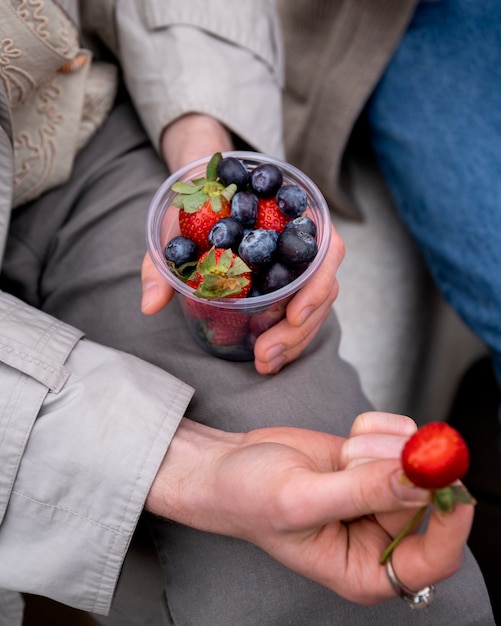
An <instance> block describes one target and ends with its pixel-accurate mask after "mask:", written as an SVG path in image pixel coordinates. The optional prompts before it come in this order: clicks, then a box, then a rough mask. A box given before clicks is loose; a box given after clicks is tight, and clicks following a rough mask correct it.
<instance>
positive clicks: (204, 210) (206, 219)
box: [172, 152, 237, 253]
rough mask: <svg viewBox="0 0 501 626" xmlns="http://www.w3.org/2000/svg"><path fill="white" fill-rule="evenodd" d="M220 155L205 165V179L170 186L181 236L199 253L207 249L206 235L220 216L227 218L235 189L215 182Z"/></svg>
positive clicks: (232, 185)
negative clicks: (174, 194) (191, 243)
mask: <svg viewBox="0 0 501 626" xmlns="http://www.w3.org/2000/svg"><path fill="white" fill-rule="evenodd" d="M221 159H222V155H221V153H220V152H216V154H214V155H213V157H212V158H211V160H210V161H209V163H208V164H207V168H206V173H205V178H197V179H196V180H193V181H192V182H191V183H184V182H181V181H178V182H175V183H174V184H173V185H172V190H173V191H175V192H177V194H178V195H177V196H176V197H175V198H174V200H173V202H172V204H173V205H174V206H176V207H178V208H179V228H180V230H181V235H183V236H184V237H188V239H192V240H193V241H194V242H195V243H196V245H197V247H198V251H199V253H200V252H205V251H206V250H208V249H209V248H210V243H209V240H208V237H209V232H210V230H211V228H212V227H213V226H214V224H215V223H216V222H217V221H219V220H220V219H221V218H223V217H229V216H230V212H231V204H230V202H231V199H232V197H233V195H234V194H235V192H236V190H237V186H236V185H235V184H233V183H232V184H230V185H228V186H227V187H225V186H224V185H223V183H221V182H219V181H218V180H217V166H218V163H219V162H220V161H221Z"/></svg>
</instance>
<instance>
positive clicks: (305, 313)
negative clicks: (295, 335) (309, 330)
mask: <svg viewBox="0 0 501 626" xmlns="http://www.w3.org/2000/svg"><path fill="white" fill-rule="evenodd" d="M312 313H313V307H312V306H307V307H306V308H304V309H303V310H302V311H301V313H300V314H299V324H300V325H301V324H304V323H305V322H306V320H307V319H308V318H309V317H310V315H311V314H312Z"/></svg>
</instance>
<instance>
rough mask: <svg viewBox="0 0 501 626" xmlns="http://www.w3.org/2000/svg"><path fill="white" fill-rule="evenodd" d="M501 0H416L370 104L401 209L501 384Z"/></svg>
mask: <svg viewBox="0 0 501 626" xmlns="http://www.w3.org/2000/svg"><path fill="white" fill-rule="evenodd" d="M500 35H501V2H499V1H498V0H436V1H433V2H421V3H420V4H419V5H418V7H417V10H416V13H415V15H414V17H413V19H412V21H411V23H410V26H409V28H408V30H407V32H406V34H405V36H404V38H403V40H402V41H401V43H400V45H399V47H398V49H397V50H396V53H395V55H394V57H393V58H392V60H391V62H390V64H389V66H388V68H387V70H386V72H385V74H384V75H383V77H382V79H381V81H380V83H379V84H378V86H377V88H376V90H375V92H374V93H373V95H372V97H371V99H370V101H369V103H368V107H367V116H368V121H369V126H370V129H371V138H372V143H373V147H374V150H375V152H376V156H377V158H378V161H379V163H380V166H381V169H382V171H383V174H384V176H385V178H386V181H387V183H388V185H389V188H390V191H391V193H392V195H393V198H394V200H395V202H396V205H397V208H398V210H399V212H400V214H401V216H402V219H403V220H404V222H405V223H406V225H407V227H408V228H409V230H410V231H411V233H412V234H413V236H414V237H415V239H416V241H417V242H418V244H419V246H420V248H421V251H422V253H423V255H424V257H425V260H426V263H427V265H428V267H429V269H430V271H431V273H432V275H433V277H434V279H435V281H436V283H437V285H438V287H439V288H440V290H441V291H442V293H443V294H444V296H445V297H446V299H447V300H448V301H449V302H450V304H451V305H452V306H453V308H454V309H455V310H456V311H457V312H458V313H459V315H460V316H461V317H462V318H463V319H464V321H465V322H466V323H467V324H468V325H469V326H470V327H471V328H472V329H473V330H474V332H475V333H477V334H478V335H479V337H480V338H481V339H482V340H483V341H484V342H485V343H486V344H487V346H488V347H489V348H490V351H491V354H492V359H493V363H494V367H495V371H496V375H497V378H498V381H499V383H500V384H501V38H500Z"/></svg>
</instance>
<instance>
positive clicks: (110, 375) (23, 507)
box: [0, 294, 193, 613]
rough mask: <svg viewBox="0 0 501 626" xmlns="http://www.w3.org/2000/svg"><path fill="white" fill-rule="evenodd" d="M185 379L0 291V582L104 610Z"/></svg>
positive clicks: (172, 426)
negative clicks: (89, 337)
mask: <svg viewBox="0 0 501 626" xmlns="http://www.w3.org/2000/svg"><path fill="white" fill-rule="evenodd" d="M192 393H193V389H192V388H191V387H189V386H187V385H185V384H184V383H182V382H181V381H179V380H177V379H176V378H174V377H172V376H171V375H169V374H167V373H166V372H164V371H163V370H161V369H160V368H157V367H155V366H153V365H150V364H148V363H146V362H144V361H142V360H140V359H138V358H136V357H133V356H130V355H128V354H125V353H122V352H119V351H117V350H113V349H110V348H107V347H103V346H100V345H98V344H95V343H93V342H91V341H89V340H87V339H85V338H84V337H82V335H81V333H79V331H77V330H76V329H73V328H72V327H70V326H67V325H65V324H61V323H60V322H59V321H57V320H55V319H54V318H52V317H50V316H47V315H45V314H43V313H41V312H40V311H36V310H34V309H31V308H30V307H28V306H26V305H24V303H21V302H20V301H17V300H16V299H14V298H12V297H10V296H7V295H5V294H2V295H1V297H0V466H1V467H2V472H1V474H0V588H4V589H12V590H17V591H24V592H29V593H35V594H39V595H44V596H47V597H50V598H53V599H55V600H58V601H60V602H64V603H65V604H69V605H71V606H75V607H78V608H80V609H84V610H88V611H92V612H95V613H107V611H108V610H109V606H110V604H111V601H112V598H113V593H114V590H115V586H116V583H117V580H118V576H119V573H120V570H121V567H122V563H123V560H124V558H125V554H126V552H127V549H128V546H129V543H130V540H131V537H132V534H133V532H134V529H135V527H136V525H137V521H138V518H139V516H140V514H141V512H142V510H143V506H144V502H145V499H146V496H147V494H148V492H149V489H150V486H151V484H152V482H153V479H154V477H155V475H156V473H157V471H158V467H159V465H160V463H161V462H162V460H163V457H164V455H165V452H166V450H167V448H168V446H169V443H170V441H171V438H172V437H173V435H174V433H175V431H176V428H177V426H178V424H179V421H180V420H181V418H182V417H183V415H184V413H185V409H186V406H187V404H188V403H189V401H190V398H191V396H192Z"/></svg>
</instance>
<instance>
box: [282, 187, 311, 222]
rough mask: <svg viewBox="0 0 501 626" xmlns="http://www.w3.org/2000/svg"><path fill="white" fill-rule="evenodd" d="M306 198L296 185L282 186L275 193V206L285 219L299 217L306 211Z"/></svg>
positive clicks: (304, 193) (302, 190)
mask: <svg viewBox="0 0 501 626" xmlns="http://www.w3.org/2000/svg"><path fill="white" fill-rule="evenodd" d="M307 203H308V197H307V195H306V192H305V190H304V189H301V187H298V186H297V185H284V186H283V187H280V189H279V190H278V192H277V206H278V208H279V209H280V211H282V213H283V214H284V215H286V216H287V217H299V216H300V215H302V214H303V213H304V212H305V210H306V205H307Z"/></svg>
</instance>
